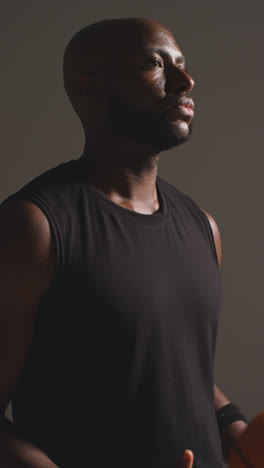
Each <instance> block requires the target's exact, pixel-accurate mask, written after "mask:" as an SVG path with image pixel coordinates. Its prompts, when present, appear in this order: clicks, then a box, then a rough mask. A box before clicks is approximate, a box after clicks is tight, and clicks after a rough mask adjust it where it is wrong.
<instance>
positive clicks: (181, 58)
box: [144, 46, 185, 63]
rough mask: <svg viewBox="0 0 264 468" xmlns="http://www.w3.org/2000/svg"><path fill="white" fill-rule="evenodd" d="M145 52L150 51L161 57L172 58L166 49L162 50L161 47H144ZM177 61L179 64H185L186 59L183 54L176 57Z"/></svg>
mask: <svg viewBox="0 0 264 468" xmlns="http://www.w3.org/2000/svg"><path fill="white" fill-rule="evenodd" d="M144 49H145V50H149V51H151V52H157V53H158V54H160V55H164V56H165V57H167V58H170V57H171V54H170V53H169V52H167V51H166V50H165V49H162V48H161V47H153V46H146V47H144ZM176 60H177V62H178V63H185V57H184V56H183V55H181V54H179V55H177V56H176Z"/></svg>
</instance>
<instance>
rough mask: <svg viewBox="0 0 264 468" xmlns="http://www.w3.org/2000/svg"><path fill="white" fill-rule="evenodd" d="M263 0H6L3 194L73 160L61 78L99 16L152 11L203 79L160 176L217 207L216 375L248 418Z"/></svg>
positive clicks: (252, 393)
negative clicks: (185, 129) (77, 41)
mask: <svg viewBox="0 0 264 468" xmlns="http://www.w3.org/2000/svg"><path fill="white" fill-rule="evenodd" d="M263 5H264V4H263V2H262V1H260V0H259V1H254V0H252V1H251V2H243V1H241V0H240V1H232V0H229V1H226V2H225V1H222V2H213V1H212V0H210V1H209V0H208V1H197V0H190V1H188V2H183V1H180V2H177V1H174V2H170V1H169V0H163V1H162V2H156V3H153V2H151V1H149V0H140V1H139V0H134V3H132V2H131V1H127V0H123V1H122V2H121V1H117V0H114V1H111V2H108V1H107V0H103V1H97V2H95V4H93V5H92V4H89V2H87V1H82V0H74V1H73V0H72V1H68V2H67V3H66V2H65V1H58V0H57V1H56V0H53V1H52V2H51V1H50V2H44V1H42V2H40V1H27V0H25V1H23V2H20V1H19V0H15V1H10V2H9V3H8V4H7V2H5V6H2V7H1V29H0V31H1V36H2V37H1V39H2V40H1V44H2V48H1V49H2V50H1V65H2V67H1V68H2V78H1V113H2V121H1V127H2V130H3V132H2V137H1V140H0V143H1V187H0V200H2V199H4V198H5V197H6V196H7V195H9V194H11V193H13V192H14V191H16V190H17V189H18V188H20V187H21V186H22V184H25V183H26V182H28V181H29V180H30V179H32V178H33V177H35V176H36V175H38V174H40V173H41V172H44V171H45V170H46V169H48V168H50V167H53V166H55V165H57V164H59V163H60V162H63V161H67V160H70V159H75V158H77V157H78V156H79V155H80V154H81V152H82V150H83V144H84V135H83V132H82V129H81V125H80V124H79V120H78V118H77V116H76V115H75V113H74V111H73V110H72V108H71V106H70V104H69V102H68V99H67V97H66V94H65V92H64V89H63V83H62V57H63V52H64V48H65V46H66V43H67V41H68V40H69V39H70V37H71V36H72V35H73V34H74V33H75V32H76V31H77V30H79V29H80V28H81V27H83V26H85V25H86V24H89V23H92V22H95V21H98V20H100V19H103V18H115V17H129V16H145V17H149V18H152V19H155V20H157V21H159V22H160V23H162V24H164V25H165V26H166V27H168V29H170V30H171V31H172V33H173V34H174V36H175V38H176V40H177V42H178V44H179V46H180V47H181V49H182V51H183V53H184V55H185V56H186V57H187V68H189V69H190V71H191V72H192V74H193V77H194V79H195V80H196V85H195V87H194V89H193V91H192V93H191V96H192V97H193V98H194V100H195V103H196V115H195V118H194V131H193V135H192V139H191V141H189V142H188V143H187V144H186V145H183V146H182V147H179V148H178V149H173V150H170V151H168V152H165V153H162V154H161V157H160V163H159V175H160V176H162V177H163V178H165V179H166V180H167V181H168V182H170V183H172V184H174V185H175V186H177V187H178V188H179V189H180V190H182V191H183V192H184V193H186V194H188V195H189V196H191V197H192V198H193V199H194V200H195V201H196V202H197V203H198V204H199V206H200V207H201V208H203V209H205V210H207V211H208V212H209V213H211V214H212V215H213V216H214V218H215V220H216V222H217V224H218V226H219V229H220V233H221V236H222V247H223V263H222V269H221V270H222V273H221V274H222V281H223V289H224V300H223V307H222V315H221V319H220V324H219V332H218V341H217V352H216V361H215V382H216V384H217V385H218V386H219V387H220V388H221V389H222V390H223V391H224V393H226V395H227V396H228V397H229V398H230V399H231V400H232V401H234V402H235V403H237V404H238V405H239V406H240V407H241V409H242V410H243V411H244V413H245V414H246V416H247V417H248V418H249V419H250V418H252V417H253V416H254V415H255V414H256V413H258V412H260V411H262V410H263V409H264V408H263V406H264V402H263V387H264V373H263V361H262V356H263V350H264V346H263V324H264V313H263V302H264V301H263V295H262V294H263V289H264V286H263V263H264V253H263V238H264V237H263V233H264V232H263V231H264V230H263V227H264V223H263V211H262V205H263V187H262V179H263V169H264V165H263V160H262V153H263V150H262V143H261V139H262V127H263V108H262V103H263V67H264V66H263V35H264V33H263V13H264V6H263Z"/></svg>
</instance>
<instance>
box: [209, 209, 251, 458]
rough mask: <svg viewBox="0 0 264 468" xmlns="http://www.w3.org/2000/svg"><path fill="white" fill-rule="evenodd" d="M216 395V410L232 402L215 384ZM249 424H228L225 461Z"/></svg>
mask: <svg viewBox="0 0 264 468" xmlns="http://www.w3.org/2000/svg"><path fill="white" fill-rule="evenodd" d="M202 211H203V212H204V213H205V214H206V216H207V218H208V220H209V222H210V224H211V227H212V231H213V235H214V241H215V247H216V251H217V257H218V265H219V268H220V266H221V261H222V246H221V237H220V232H219V229H218V226H217V224H216V222H215V220H214V218H213V217H212V216H211V215H210V214H209V213H207V212H206V211H204V210H202ZM214 396H215V411H217V410H219V409H220V408H222V407H223V406H225V405H228V404H229V403H231V401H230V400H228V398H227V397H226V396H225V395H224V394H223V393H222V392H221V390H220V389H219V388H218V387H217V386H216V385H215V386H214ZM247 426H248V424H247V423H245V422H244V421H235V422H233V423H232V424H230V425H229V426H227V427H226V429H225V431H224V432H223V434H221V442H222V450H223V456H224V461H225V462H228V458H229V455H230V451H231V448H232V446H233V445H235V443H236V441H237V439H239V437H240V436H241V435H242V433H243V432H244V431H245V429H246V428H247Z"/></svg>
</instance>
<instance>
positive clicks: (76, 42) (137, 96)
mask: <svg viewBox="0 0 264 468" xmlns="http://www.w3.org/2000/svg"><path fill="white" fill-rule="evenodd" d="M157 64H158V67H157V66H156V65H157ZM184 67H185V58H184V57H183V55H182V53H181V50H180V49H179V47H178V45H177V43H176V41H175V39H174V37H173V35H172V34H171V32H170V31H169V30H168V29H167V28H166V27H165V26H163V25H162V24H160V23H158V22H157V21H155V20H152V19H148V18H142V17H133V18H117V19H106V20H102V21H98V22H96V23H93V24H90V25H88V26H86V27H85V28H83V29H81V30H80V31H78V32H77V33H76V34H75V35H74V36H73V37H72V39H71V40H70V41H69V43H68V45H67V47H66V50H65V54H64V61H63V76H64V84H65V90H66V93H67V95H68V97H69V99H70V102H71V104H72V106H73V108H74V110H75V111H76V113H77V114H78V116H79V118H80V120H81V122H82V125H83V128H84V132H85V136H86V142H89V143H86V147H87V144H89V145H90V147H91V145H92V144H93V145H95V146H96V147H98V145H100V144H101V141H102V140H104V139H105V141H108V143H109V141H110V140H113V138H117V141H119V142H120V141H121V140H122V141H123V140H126V141H128V142H135V143H137V144H141V145H143V146H144V147H146V146H147V147H151V148H152V149H151V151H154V152H155V151H162V150H166V149H169V148H172V147H173V146H176V145H178V144H181V143H183V142H185V141H186V140H187V139H188V137H189V136H190V134H191V125H190V124H191V120H192V115H191V112H190V111H186V108H185V111H181V110H178V111H176V113H175V110H174V113H173V114H172V113H171V111H170V110H169V109H170V108H172V107H175V106H179V105H184V102H185V104H186V102H187V101H186V100H185V101H184V102H183V101H182V100H181V101H179V99H182V98H184V95H185V94H186V93H188V92H189V91H190V90H191V89H192V87H193V84H194V83H193V80H192V79H191V77H190V76H189V75H188V73H187V72H186V71H185V68H184ZM189 102H190V101H188V103H189ZM181 109H182V108H181ZM182 112H183V113H182ZM92 142H93V143H92Z"/></svg>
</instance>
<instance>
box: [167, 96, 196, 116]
mask: <svg viewBox="0 0 264 468" xmlns="http://www.w3.org/2000/svg"><path fill="white" fill-rule="evenodd" d="M169 112H170V114H175V115H176V117H177V115H182V116H187V117H193V116H194V102H193V100H192V99H180V100H179V101H178V102H177V103H176V105H175V106H173V107H170V108H169Z"/></svg>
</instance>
